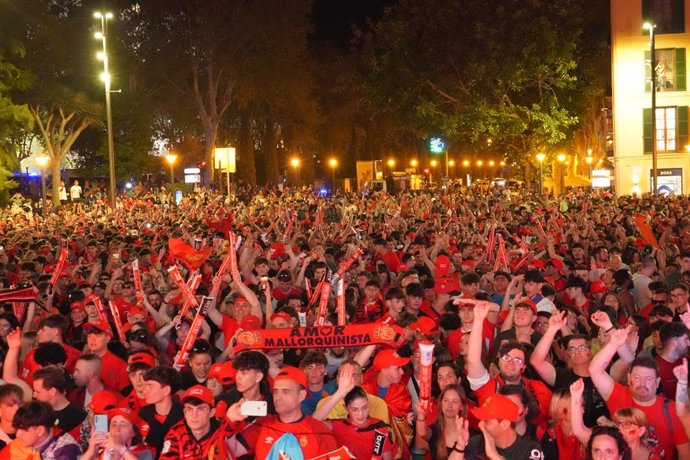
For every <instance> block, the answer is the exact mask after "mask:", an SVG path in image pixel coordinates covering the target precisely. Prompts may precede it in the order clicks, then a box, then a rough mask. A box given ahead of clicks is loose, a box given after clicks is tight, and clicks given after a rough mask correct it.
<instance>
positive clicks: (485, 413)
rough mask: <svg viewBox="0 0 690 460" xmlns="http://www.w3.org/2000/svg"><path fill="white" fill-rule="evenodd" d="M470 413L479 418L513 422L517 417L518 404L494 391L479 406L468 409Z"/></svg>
mask: <svg viewBox="0 0 690 460" xmlns="http://www.w3.org/2000/svg"><path fill="white" fill-rule="evenodd" d="M470 412H472V415H474V416H475V417H477V419H479V420H494V419H500V420H509V421H511V422H514V421H516V420H517V418H518V412H519V409H518V406H517V404H515V403H514V402H513V401H511V399H510V398H509V397H507V396H504V395H502V394H499V393H496V394H493V395H491V396H489V397H488V398H486V401H484V404H482V405H481V407H475V408H474V409H470Z"/></svg>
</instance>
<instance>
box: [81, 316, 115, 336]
mask: <svg viewBox="0 0 690 460" xmlns="http://www.w3.org/2000/svg"><path fill="white" fill-rule="evenodd" d="M90 328H93V329H98V330H99V331H102V332H104V333H106V334H108V335H112V332H111V331H110V325H109V324H108V322H107V321H105V320H102V319H99V320H96V321H93V322H88V323H86V324H84V330H85V331H88V330H89V329H90ZM88 334H89V332H87V335H88Z"/></svg>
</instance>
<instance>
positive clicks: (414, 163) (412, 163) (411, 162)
mask: <svg viewBox="0 0 690 460" xmlns="http://www.w3.org/2000/svg"><path fill="white" fill-rule="evenodd" d="M418 164H419V163H418V162H417V160H410V166H412V167H413V168H414V173H415V174H417V165H418Z"/></svg>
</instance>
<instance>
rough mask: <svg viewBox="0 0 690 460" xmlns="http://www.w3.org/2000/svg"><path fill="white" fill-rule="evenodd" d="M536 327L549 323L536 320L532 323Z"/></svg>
mask: <svg viewBox="0 0 690 460" xmlns="http://www.w3.org/2000/svg"><path fill="white" fill-rule="evenodd" d="M534 325H535V326H536V327H547V326H548V325H549V322H548V321H537V322H535V323H534Z"/></svg>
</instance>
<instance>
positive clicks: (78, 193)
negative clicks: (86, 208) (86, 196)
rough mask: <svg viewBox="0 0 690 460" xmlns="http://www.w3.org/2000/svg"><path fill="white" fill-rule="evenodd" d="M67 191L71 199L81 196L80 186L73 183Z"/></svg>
mask: <svg viewBox="0 0 690 460" xmlns="http://www.w3.org/2000/svg"><path fill="white" fill-rule="evenodd" d="M69 193H70V196H71V197H72V199H73V200H78V199H79V198H81V186H80V185H73V186H72V188H70V189H69Z"/></svg>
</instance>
